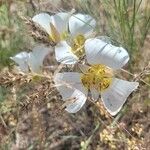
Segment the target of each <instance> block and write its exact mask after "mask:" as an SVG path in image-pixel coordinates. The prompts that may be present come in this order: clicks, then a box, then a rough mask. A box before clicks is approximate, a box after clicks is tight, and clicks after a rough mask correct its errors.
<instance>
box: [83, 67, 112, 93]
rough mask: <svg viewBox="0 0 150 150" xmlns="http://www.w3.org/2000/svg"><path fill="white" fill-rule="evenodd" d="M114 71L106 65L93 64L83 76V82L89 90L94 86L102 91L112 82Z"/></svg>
mask: <svg viewBox="0 0 150 150" xmlns="http://www.w3.org/2000/svg"><path fill="white" fill-rule="evenodd" d="M112 77H113V72H112V69H111V68H108V67H107V66H105V65H93V66H91V67H89V69H88V71H87V72H86V73H85V74H83V75H82V76H81V82H82V84H83V85H84V87H85V88H86V89H88V90H90V89H91V88H94V89H95V90H97V91H99V92H101V91H103V90H105V89H107V88H108V87H109V86H110V84H111V82H112Z"/></svg>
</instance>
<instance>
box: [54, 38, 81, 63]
mask: <svg viewBox="0 0 150 150" xmlns="http://www.w3.org/2000/svg"><path fill="white" fill-rule="evenodd" d="M55 56H56V60H57V61H58V62H61V63H63V64H75V63H76V62H77V60H78V58H77V56H76V55H74V54H73V53H72V52H71V47H70V46H69V45H68V44H67V42H65V41H61V42H60V43H58V44H57V45H56V46H55Z"/></svg>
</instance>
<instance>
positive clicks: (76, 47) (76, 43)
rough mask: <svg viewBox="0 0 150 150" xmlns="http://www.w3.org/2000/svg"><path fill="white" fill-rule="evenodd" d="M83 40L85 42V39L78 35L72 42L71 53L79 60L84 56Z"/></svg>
mask: <svg viewBox="0 0 150 150" xmlns="http://www.w3.org/2000/svg"><path fill="white" fill-rule="evenodd" d="M85 40H86V39H85V37H84V36H83V35H81V34H79V35H77V36H76V37H75V38H74V39H73V41H72V46H71V47H72V48H71V51H72V52H73V53H74V54H75V55H76V56H77V57H79V58H80V57H82V56H83V55H84V54H85V50H84V43H85Z"/></svg>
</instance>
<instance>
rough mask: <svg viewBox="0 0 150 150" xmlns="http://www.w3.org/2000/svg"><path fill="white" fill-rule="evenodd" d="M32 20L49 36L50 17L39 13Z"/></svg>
mask: <svg viewBox="0 0 150 150" xmlns="http://www.w3.org/2000/svg"><path fill="white" fill-rule="evenodd" d="M32 20H33V21H34V22H35V23H37V24H39V25H40V26H41V27H42V28H43V29H45V31H46V32H47V33H48V34H51V29H50V22H51V16H50V15H48V14H47V13H40V14H38V15H35V16H34V17H33V18H32Z"/></svg>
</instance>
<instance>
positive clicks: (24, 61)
mask: <svg viewBox="0 0 150 150" xmlns="http://www.w3.org/2000/svg"><path fill="white" fill-rule="evenodd" d="M10 58H11V59H12V60H13V61H15V62H16V63H17V64H18V65H19V69H20V70H21V71H23V72H28V71H29V67H28V58H29V54H28V53H27V52H21V53H19V54H17V55H15V56H14V57H10Z"/></svg>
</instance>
